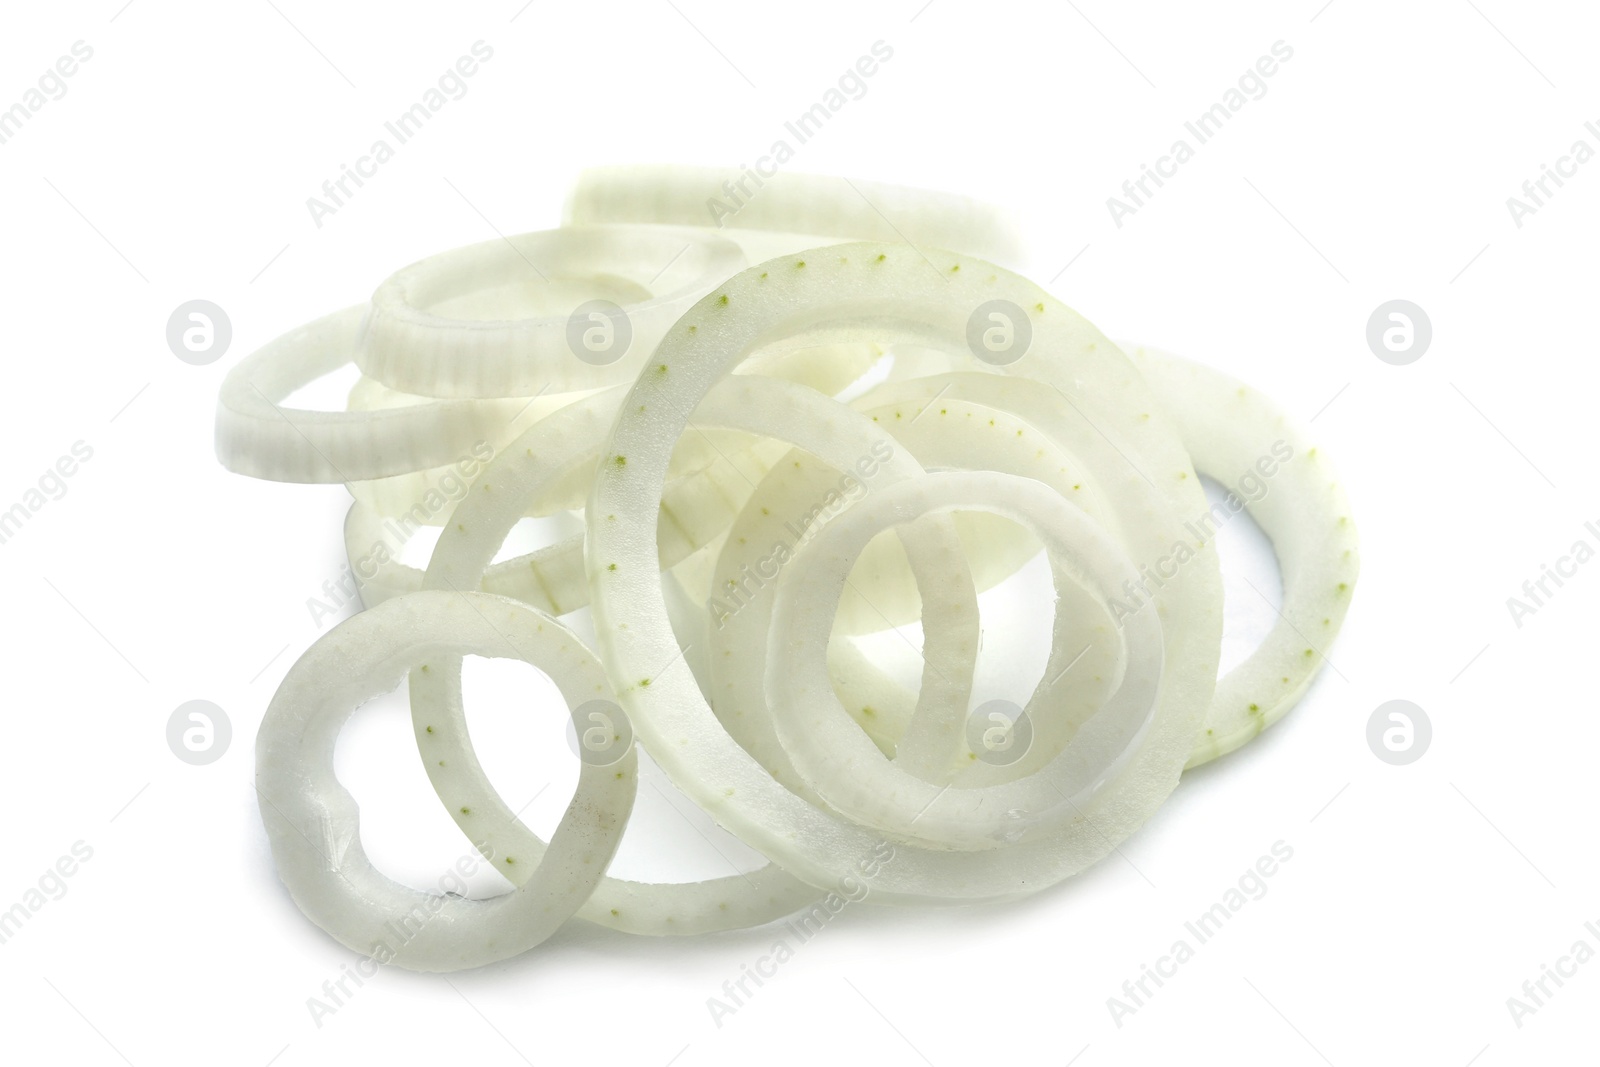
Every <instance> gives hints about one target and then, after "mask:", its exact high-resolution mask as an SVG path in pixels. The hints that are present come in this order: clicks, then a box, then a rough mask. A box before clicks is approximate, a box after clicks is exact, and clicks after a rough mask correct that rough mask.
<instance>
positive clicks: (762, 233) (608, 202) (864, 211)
mask: <svg viewBox="0 0 1600 1067" xmlns="http://www.w3.org/2000/svg"><path fill="white" fill-rule="evenodd" d="M745 174H746V172H744V171H743V168H740V169H737V170H736V169H734V168H731V167H730V168H728V169H726V170H719V169H716V168H713V167H683V166H611V167H592V168H590V169H588V170H585V171H584V172H583V173H582V174H580V175H579V177H578V184H577V185H576V187H574V189H573V190H572V194H571V196H570V198H569V199H568V202H567V211H566V219H567V222H568V224H569V225H587V224H591V223H624V222H631V223H667V224H670V225H675V226H708V227H716V228H718V229H723V230H725V231H726V232H728V233H729V235H730V236H732V237H733V238H734V239H735V240H737V241H738V242H739V243H740V244H741V245H742V246H744V248H745V250H746V251H747V252H748V253H750V256H751V259H752V260H765V259H767V258H769V257H772V256H779V255H788V254H790V253H797V252H801V251H804V250H805V249H807V248H813V247H815V246H817V245H821V244H827V243H829V242H830V241H839V240H865V241H884V242H891V241H904V242H909V243H911V244H913V245H916V246H919V247H921V246H930V247H934V248H953V249H957V250H959V251H963V252H969V253H971V254H973V255H976V256H981V257H982V258H984V259H988V260H993V261H995V262H997V263H1010V264H1015V263H1017V262H1018V261H1019V260H1020V259H1021V258H1022V250H1021V245H1022V242H1021V238H1020V236H1019V234H1018V232H1017V228H1016V225H1015V224H1014V223H1013V222H1012V221H1011V220H1010V219H1009V218H1008V217H1007V216H1006V215H1005V213H1004V212H1003V211H1001V210H1000V209H999V208H997V207H994V206H992V205H989V204H985V203H982V202H980V201H976V200H970V199H968V198H966V197H962V196H955V195H953V194H950V193H941V192H935V191H933V190H929V189H910V188H906V187H904V186H898V185H883V184H879V183H877V182H863V181H852V180H850V179H847V178H834V177H828V176H825V175H820V174H797V173H794V172H792V171H779V172H777V173H776V174H774V175H772V176H770V177H763V176H758V175H754V174H753V172H751V176H750V177H748V178H747V177H746V176H745ZM741 182H742V183H743V184H742V185H740V184H738V183H741Z"/></svg>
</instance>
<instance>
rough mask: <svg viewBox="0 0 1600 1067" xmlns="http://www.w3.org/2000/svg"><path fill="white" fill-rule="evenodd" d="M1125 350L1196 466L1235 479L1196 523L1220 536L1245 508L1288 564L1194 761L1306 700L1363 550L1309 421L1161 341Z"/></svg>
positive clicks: (1220, 693)
mask: <svg viewBox="0 0 1600 1067" xmlns="http://www.w3.org/2000/svg"><path fill="white" fill-rule="evenodd" d="M1124 351H1126V352H1127V353H1128V354H1129V355H1130V356H1131V357H1132V359H1133V362H1134V365H1135V366H1137V367H1138V368H1139V369H1140V371H1141V372H1142V373H1143V374H1144V376H1145V380H1146V381H1148V382H1149V383H1150V385H1151V388H1153V389H1154V390H1155V392H1156V395H1157V396H1158V397H1159V398H1160V400H1161V403H1162V406H1163V407H1165V408H1166V410H1167V413H1168V414H1169V415H1171V416H1172V417H1173V419H1175V420H1176V421H1177V423H1178V426H1179V428H1180V432H1181V433H1182V434H1183V439H1184V442H1185V443H1186V444H1187V445H1188V446H1189V453H1190V455H1192V456H1193V457H1194V465H1195V469H1196V470H1198V471H1199V472H1200V473H1201V474H1204V475H1206V476H1207V477H1210V478H1212V479H1214V480H1216V481H1217V482H1219V483H1221V484H1222V485H1223V486H1225V487H1226V488H1227V489H1228V490H1229V493H1230V499H1229V500H1228V502H1227V504H1225V505H1221V506H1218V507H1212V508H1208V509H1206V510H1205V511H1202V512H1200V513H1197V514H1196V515H1195V516H1193V518H1192V520H1191V523H1192V525H1193V526H1194V527H1195V528H1196V529H1197V530H1199V531H1200V533H1201V534H1202V535H1204V536H1211V534H1212V532H1213V531H1215V530H1216V529H1217V528H1218V527H1219V526H1221V525H1223V524H1225V523H1226V522H1228V521H1229V520H1230V519H1231V518H1232V517H1233V516H1234V515H1236V514H1237V513H1238V512H1239V510H1241V509H1244V510H1248V512H1249V514H1250V517H1251V518H1252V519H1254V520H1255V521H1256V524H1257V525H1259V526H1260V527H1261V530H1262V532H1263V533H1265V534H1266V535H1267V537H1268V538H1270V539H1271V541H1272V548H1273V551H1274V552H1275V553H1277V556H1278V567H1279V570H1280V571H1281V572H1282V574H1283V606H1282V608H1281V609H1279V612H1278V621H1277V622H1276V623H1275V624H1274V625H1273V627H1272V630H1271V631H1270V632H1269V633H1268V634H1267V637H1266V639H1265V640H1264V641H1262V643H1261V646H1260V647H1259V648H1257V649H1256V650H1255V651H1254V652H1253V653H1251V655H1250V656H1249V658H1247V659H1246V660H1245V661H1244V662H1243V663H1241V664H1239V665H1238V666H1237V667H1235V668H1233V670H1231V671H1229V672H1228V673H1227V674H1226V675H1225V676H1224V677H1223V678H1222V679H1221V681H1219V682H1218V683H1217V694H1216V698H1215V701H1214V702H1213V704H1212V707H1211V711H1210V713H1209V714H1207V716H1206V724H1205V729H1204V731H1203V732H1202V733H1201V735H1200V738H1199V740H1198V742H1197V743H1196V745H1195V750H1194V754H1193V755H1192V756H1190V758H1189V766H1191V767H1195V766H1198V765H1200V764H1202V763H1205V762H1207V761H1208V760H1212V759H1215V758H1216V757H1218V756H1221V755H1225V754H1227V753H1229V752H1232V751H1233V750H1234V749H1236V748H1238V747H1239V746H1241V745H1243V744H1244V743H1245V742H1246V741H1249V740H1250V739H1251V738H1252V737H1255V736H1256V735H1257V734H1259V733H1260V732H1261V731H1262V730H1265V729H1266V728H1267V727H1268V726H1271V725H1272V724H1273V723H1274V722H1277V721H1278V720H1279V719H1281V718H1282V717H1283V716H1284V715H1285V714H1287V713H1288V711H1289V709H1290V708H1292V707H1294V705H1295V704H1296V703H1298V702H1299V700H1300V697H1301V696H1302V695H1303V694H1304V693H1305V691H1306V689H1307V688H1309V687H1310V685H1311V681H1312V679H1314V678H1315V677H1316V676H1317V672H1318V670H1319V669H1320V668H1321V667H1322V665H1323V663H1324V662H1326V661H1327V652H1328V649H1329V647H1330V646H1331V645H1332V643H1333V640H1334V638H1335V637H1336V636H1337V635H1338V633H1339V627H1340V625H1341V624H1342V623H1343V622H1344V616H1345V611H1346V610H1347V609H1348V608H1349V606H1350V598H1351V596H1352V595H1353V593H1354V592H1355V586H1356V577H1357V575H1358V573H1359V572H1360V569H1361V557H1360V554H1359V552H1358V548H1357V543H1356V528H1355V522H1354V520H1352V519H1351V517H1350V502H1349V500H1347V499H1346V497H1345V493H1344V489H1343V488H1342V486H1341V485H1340V483H1339V478H1338V475H1337V473H1336V472H1335V471H1334V469H1333V466H1332V464H1331V463H1330V461H1329V460H1328V457H1327V456H1326V455H1324V454H1323V453H1322V452H1321V451H1320V450H1319V449H1318V447H1317V445H1316V442H1315V440H1314V439H1313V438H1312V437H1311V435H1310V432H1309V430H1307V428H1306V427H1304V426H1302V425H1301V424H1300V423H1299V422H1298V421H1296V420H1295V419H1294V418H1292V417H1291V416H1290V415H1289V414H1288V413H1287V412H1285V411H1284V410H1283V408H1281V407H1280V406H1278V404H1277V403H1276V402H1274V401H1273V400H1272V399H1271V398H1270V397H1268V396H1266V395H1265V394H1263V393H1261V392H1260V391H1258V390H1256V389H1253V388H1251V387H1250V386H1248V385H1245V384H1244V383H1242V382H1240V381H1238V380H1236V379H1234V378H1231V377H1229V376H1228V375H1226V374H1222V373H1220V372H1219V371H1215V370H1212V369H1211V368H1209V367H1206V366H1203V365H1201V364H1199V363H1194V362H1192V361H1190V360H1186V359H1181V358H1179V357H1177V356H1173V355H1169V354H1167V353H1165V352H1160V351H1157V350H1156V349H1153V348H1145V347H1142V346H1138V345H1125V346H1124Z"/></svg>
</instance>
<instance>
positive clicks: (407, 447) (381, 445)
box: [216, 306, 539, 482]
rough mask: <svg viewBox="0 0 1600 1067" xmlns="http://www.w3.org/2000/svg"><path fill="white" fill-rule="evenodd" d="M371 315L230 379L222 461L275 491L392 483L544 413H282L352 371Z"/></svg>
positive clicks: (337, 318)
mask: <svg viewBox="0 0 1600 1067" xmlns="http://www.w3.org/2000/svg"><path fill="white" fill-rule="evenodd" d="M365 312H366V309H365V308H364V307H362V306H356V307H350V308H346V309H344V310H343V311H336V312H334V313H333V314H332V315H328V316H326V317H324V318H321V319H318V320H317V321H315V322H312V323H310V324H308V325H305V326H301V327H299V328H298V329H295V330H291V331H289V332H288V333H286V334H284V335H283V336H282V337H279V338H278V339H277V340H275V341H273V342H271V343H270V344H268V345H267V346H266V347H264V348H262V349H260V350H259V351H257V352H255V353H254V354H252V355H250V356H248V357H246V358H245V359H244V360H242V361H240V363H239V364H238V365H237V366H235V367H234V368H233V369H232V370H231V371H229V372H228V376H227V378H226V379H224V380H223V383H222V390H221V392H220V393H219V394H218V397H217V422H216V449H217V458H218V459H219V460H221V461H222V465H223V466H224V467H227V468H228V469H229V470H231V471H236V472H238V473H240V474H248V475H250V476H251V477H254V478H265V479H268V480H270V481H275V482H349V481H356V480H366V479H371V478H387V477H391V476H394V475H403V474H408V473H410V472H412V471H420V470H426V469H428V468H433V467H442V466H445V465H447V464H451V463H455V462H457V461H459V460H460V459H461V458H462V457H464V456H471V455H473V454H475V453H476V452H481V451H482V450H483V449H484V447H485V445H487V446H489V447H493V446H495V445H498V444H500V443H503V442H504V441H506V440H508V439H509V438H510V437H512V436H515V433H516V431H517V429H518V427H519V426H520V425H526V424H527V423H528V422H529V421H532V419H533V418H534V417H537V414H539V413H536V412H535V413H530V410H529V408H528V405H527V404H526V403H525V402H518V401H498V402H479V401H471V400H456V401H433V402H431V403H424V404H408V405H405V406H396V407H388V408H384V409H382V410H373V411H307V410H303V409H298V408H285V407H282V406H281V405H282V402H283V401H284V400H286V399H288V398H289V397H290V396H291V395H292V394H293V393H294V392H295V391H296V390H298V389H300V388H302V387H304V386H306V385H309V384H311V383H312V382H314V381H316V380H317V379H318V378H321V377H323V376H324V375H326V374H329V373H331V372H333V371H335V370H338V369H339V368H340V367H343V366H345V365H346V364H348V363H349V362H350V359H351V357H352V355H353V354H354V352H355V347H356V338H357V335H358V334H359V332H360V329H361V322H362V318H363V316H364V314H365Z"/></svg>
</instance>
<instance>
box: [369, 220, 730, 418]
mask: <svg viewBox="0 0 1600 1067" xmlns="http://www.w3.org/2000/svg"><path fill="white" fill-rule="evenodd" d="M540 264H543V266H542V267H541V266H540ZM743 264H744V255H743V253H742V252H740V251H739V249H738V247H737V246H736V245H734V244H733V243H732V242H730V241H728V240H727V239H726V238H723V237H720V236H718V235H717V234H715V233H713V232H710V231H707V230H703V229H695V228H692V227H683V228H673V227H651V226H586V227H578V228H570V229H561V230H544V231H541V232H538V233H529V234H522V235H519V236H516V237H510V238H504V239H501V240H496V241H486V242H483V243H481V244H476V245H468V246H467V247H465V248H457V249H454V250H452V251H449V252H443V253H440V254H439V255H436V256H430V257H429V258H427V259H425V260H422V261H421V262H419V263H413V264H412V265H411V266H409V267H406V268H404V269H403V270H401V271H399V272H397V273H396V274H395V275H394V276H393V277H391V278H390V279H389V280H388V281H386V282H384V283H383V284H382V285H380V286H379V287H378V290H377V292H375V293H373V295H372V313H371V316H370V317H369V319H368V321H367V325H366V329H365V330H364V331H363V333H362V337H361V341H360V344H359V346H358V348H357V351H356V364H357V365H358V366H359V367H360V368H361V370H362V372H363V373H364V374H366V375H368V376H369V377H372V378H375V379H377V380H378V381H381V382H383V383H384V384H385V385H388V386H390V387H391V388H393V389H397V390H399V391H401V392H405V393H416V394H419V395H422V396H439V397H529V396H536V395H539V394H540V393H545V392H548V393H564V392H572V391H576V390H584V389H594V388H598V387H601V386H606V385H616V384H620V383H623V382H629V381H632V380H633V379H634V378H635V377H636V376H637V375H638V373H639V368H640V366H642V365H643V363H644V361H645V360H646V359H647V358H648V357H649V355H650V352H651V351H652V350H653V349H654V348H655V346H656V342H657V341H659V340H660V338H661V335H662V334H664V333H665V332H666V330H667V328H668V327H669V326H671V325H672V324H673V323H674V322H676V321H677V319H678V317H679V316H680V315H682V314H683V312H684V311H685V310H687V308H688V307H689V305H690V304H692V303H694V301H695V300H697V299H699V298H700V296H701V295H702V294H704V293H705V292H706V291H707V290H709V289H710V288H712V287H713V286H715V285H716V284H717V283H718V282H720V281H721V280H722V279H724V278H726V277H727V276H728V275H729V274H731V273H733V272H734V271H736V270H738V269H739V268H740V267H741V266H743ZM601 298H606V299H610V300H611V302H612V303H614V304H616V305H617V306H619V307H621V309H622V311H623V312H624V313H625V314H626V317H627V321H628V324H629V326H630V328H631V331H632V338H631V343H630V344H629V345H628V347H627V349H626V351H625V352H624V353H621V354H620V355H618V356H617V357H615V358H614V359H612V361H611V362H606V363H603V364H596V363H592V362H586V361H584V360H582V359H579V358H578V357H577V355H576V353H575V351H574V349H573V348H572V347H571V345H570V343H569V325H570V319H571V316H572V315H573V313H574V312H575V311H577V310H578V308H579V307H580V306H581V305H582V304H584V303H586V302H587V301H589V300H592V299H601ZM553 309H555V310H553ZM530 311H531V314H530ZM617 343H618V344H619V345H620V343H621V342H620V339H619V340H618V341H617Z"/></svg>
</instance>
